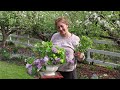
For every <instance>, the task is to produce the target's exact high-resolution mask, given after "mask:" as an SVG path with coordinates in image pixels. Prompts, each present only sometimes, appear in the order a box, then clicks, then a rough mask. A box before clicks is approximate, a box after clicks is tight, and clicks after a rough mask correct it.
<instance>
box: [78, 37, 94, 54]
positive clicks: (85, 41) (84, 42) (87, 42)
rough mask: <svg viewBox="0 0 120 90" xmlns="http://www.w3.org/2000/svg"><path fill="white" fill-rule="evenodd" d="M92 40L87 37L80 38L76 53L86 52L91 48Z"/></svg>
mask: <svg viewBox="0 0 120 90" xmlns="http://www.w3.org/2000/svg"><path fill="white" fill-rule="evenodd" d="M92 44H93V42H92V40H91V39H90V38H89V37H87V36H82V37H81V39H80V44H79V45H78V47H77V49H76V51H80V52H86V51H87V49H89V48H91V47H92Z"/></svg>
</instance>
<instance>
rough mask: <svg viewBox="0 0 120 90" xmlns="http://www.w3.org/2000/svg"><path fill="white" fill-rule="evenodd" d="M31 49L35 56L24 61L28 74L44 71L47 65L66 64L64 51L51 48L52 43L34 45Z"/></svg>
mask: <svg viewBox="0 0 120 90" xmlns="http://www.w3.org/2000/svg"><path fill="white" fill-rule="evenodd" d="M32 49H33V52H34V54H35V56H34V57H29V58H27V59H26V62H27V64H26V68H27V69H28V73H29V74H33V73H35V72H38V71H40V70H45V68H46V66H47V65H60V64H64V63H66V60H65V59H66V57H65V49H63V48H61V47H58V46H53V44H52V42H44V41H43V42H41V43H36V44H35V45H34V47H33V48H32Z"/></svg>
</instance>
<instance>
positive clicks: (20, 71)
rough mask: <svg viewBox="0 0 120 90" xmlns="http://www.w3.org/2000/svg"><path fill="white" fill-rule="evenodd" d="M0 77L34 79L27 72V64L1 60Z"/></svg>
mask: <svg viewBox="0 0 120 90" xmlns="http://www.w3.org/2000/svg"><path fill="white" fill-rule="evenodd" d="M0 79H34V78H33V77H31V76H30V75H28V74H27V73H26V68H25V66H18V65H15V64H12V63H7V62H5V61H0Z"/></svg>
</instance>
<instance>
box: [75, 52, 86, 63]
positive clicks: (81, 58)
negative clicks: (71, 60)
mask: <svg viewBox="0 0 120 90" xmlns="http://www.w3.org/2000/svg"><path fill="white" fill-rule="evenodd" d="M74 55H75V57H77V60H78V61H79V62H82V61H83V60H84V59H85V54H84V53H81V52H75V54H74Z"/></svg>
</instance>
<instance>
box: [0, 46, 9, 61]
mask: <svg viewBox="0 0 120 90" xmlns="http://www.w3.org/2000/svg"><path fill="white" fill-rule="evenodd" d="M0 56H1V57H2V59H4V60H6V59H10V52H9V50H8V49H7V48H2V49H0Z"/></svg>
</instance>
